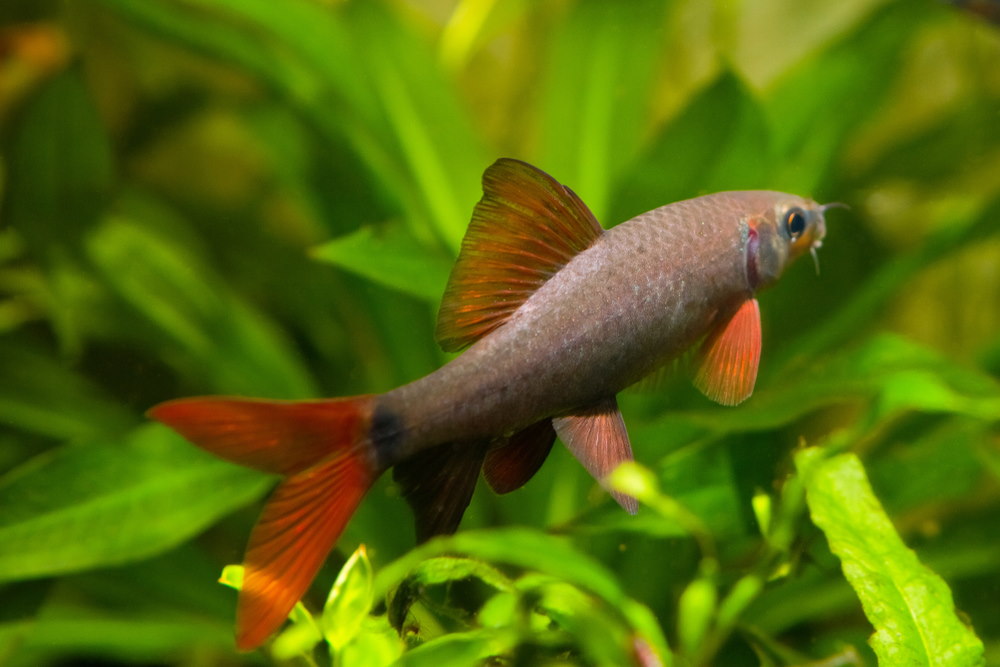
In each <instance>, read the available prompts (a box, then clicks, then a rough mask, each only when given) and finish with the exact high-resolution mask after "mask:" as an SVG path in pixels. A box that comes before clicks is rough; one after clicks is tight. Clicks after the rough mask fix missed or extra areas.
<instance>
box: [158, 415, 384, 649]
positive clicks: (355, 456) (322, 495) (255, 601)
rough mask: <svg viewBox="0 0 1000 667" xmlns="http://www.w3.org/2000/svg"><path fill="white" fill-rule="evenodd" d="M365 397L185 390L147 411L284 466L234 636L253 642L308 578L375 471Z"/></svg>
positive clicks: (202, 442)
mask: <svg viewBox="0 0 1000 667" xmlns="http://www.w3.org/2000/svg"><path fill="white" fill-rule="evenodd" d="M373 406H374V400H373V398H372V397H371V396H358V397H354V398H345V399H338V400H327V401H303V402H281V401H265V400H254V399H238V398H219V397H208V398H188V399H181V400H176V401H168V402H166V403H161V404H160V405H157V406H155V407H154V408H152V409H151V410H150V411H149V413H148V414H149V416H150V417H152V418H153V419H156V420H158V421H161V422H163V423H164V424H166V425H167V426H169V427H171V428H173V429H174V430H175V431H177V432H178V433H180V434H181V435H183V436H184V437H185V438H187V439H188V440H190V441H191V442H192V443H193V444H195V445H197V446H199V447H201V448H202V449H205V450H207V451H209V452H211V453H213V454H215V455H217V456H219V457H221V458H224V459H226V460H228V461H232V462H234V463H239V464H241V465H245V466H249V467H251V468H256V469H258V470H263V471H265V472H271V473H278V474H281V475H285V476H286V479H285V480H284V481H283V482H282V483H281V484H280V485H279V486H278V488H277V489H276V490H275V491H274V493H273V494H272V495H271V497H270V499H269V500H268V502H267V505H266V506H265V507H264V511H263V513H262V514H261V517H260V519H259V520H258V521H257V525H256V526H254V529H253V532H252V533H251V535H250V543H249V544H248V545H247V551H246V556H245V559H244V567H245V571H244V578H243V588H242V590H241V591H240V597H239V604H238V607H237V611H236V646H237V647H238V648H239V649H240V650H243V651H248V650H251V649H254V648H256V647H257V646H259V645H260V644H262V643H263V642H264V641H265V640H266V639H267V638H268V636H270V635H271V634H272V633H273V632H274V631H275V630H276V629H277V628H278V627H279V626H280V625H281V623H282V621H284V620H285V618H286V617H287V616H288V612H289V611H291V609H292V607H293V606H295V603H296V602H297V601H298V600H299V598H301V597H302V595H303V594H304V593H305V592H306V590H307V589H308V588H309V584H310V583H312V580H313V578H314V577H315V576H316V573H317V572H318V571H319V568H320V567H321V566H322V565H323V561H324V560H325V559H326V556H327V554H328V553H329V552H330V550H331V549H332V548H333V546H334V544H335V543H336V542H337V538H338V537H340V533H341V532H342V531H343V530H344V526H345V525H346V524H347V521H348V520H349V519H350V518H351V515H352V514H354V510H355V509H356V508H357V506H358V504H359V503H360V502H361V498H362V497H363V496H364V495H365V493H366V492H367V491H368V489H369V488H370V487H371V485H372V483H374V481H375V479H376V478H377V477H378V475H379V473H380V472H381V471H380V470H378V466H377V463H376V462H375V460H374V455H373V452H372V448H371V445H370V442H369V439H368V433H369V427H370V424H371V415H372V410H373Z"/></svg>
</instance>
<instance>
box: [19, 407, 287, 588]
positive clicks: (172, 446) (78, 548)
mask: <svg viewBox="0 0 1000 667" xmlns="http://www.w3.org/2000/svg"><path fill="white" fill-rule="evenodd" d="M267 485H268V480H267V479H266V478H265V477H263V476H262V475H261V474H260V473H257V472H254V471H251V470H247V469H245V468H239V467H237V466H234V465H232V464H230V463H226V462H223V461H220V460H218V459H216V458H214V457H211V456H209V455H208V454H205V453H203V452H201V451H200V450H198V449H196V448H194V447H192V446H191V445H190V444H188V443H187V442H185V441H184V440H183V439H181V438H180V437H179V436H177V435H175V434H173V433H172V432H170V431H168V430H167V429H166V428H164V427H160V426H157V425H148V426H144V427H142V428H139V429H137V430H136V431H135V432H134V433H133V435H132V436H131V437H130V438H129V439H128V441H127V442H125V443H121V444H88V445H67V446H64V447H60V448H58V449H55V450H53V451H51V452H48V453H46V454H43V455H41V456H39V457H37V458H35V459H33V460H32V461H29V462H28V463H26V464H25V465H23V466H21V467H20V468H17V469H15V470H13V471H11V472H9V473H8V474H7V475H5V476H4V477H3V478H0V507H4V512H3V514H0V581H10V580H17V579H28V578H33V577H42V576H51V575H54V574H60V573H65V572H75V571H79V570H84V569H87V568H93V567H100V566H107V565H115V564H120V563H127V562H130V561H135V560H139V559H141V558H145V557H148V556H151V555H154V554H156V553H159V552H161V551H164V550H166V549H169V548H170V547H173V546H175V545H177V544H180V543H181V542H183V541H185V540H186V539H188V538H190V537H191V536H193V535H195V534H197V533H198V532H200V531H201V530H202V529H204V528H205V527H206V526H208V525H210V524H211V523H212V522H214V521H215V520H216V519H218V518H219V517H220V516H222V515H224V514H226V513H227V512H230V511H232V510H233V509H235V508H237V507H239V506H241V505H244V504H246V503H248V502H250V501H251V500H253V499H254V498H256V497H258V496H259V495H260V494H261V493H262V492H263V490H264V489H265V488H266V486H267Z"/></svg>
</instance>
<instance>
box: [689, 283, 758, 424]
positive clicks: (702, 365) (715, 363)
mask: <svg viewBox="0 0 1000 667" xmlns="http://www.w3.org/2000/svg"><path fill="white" fill-rule="evenodd" d="M760 341H761V336H760V306H758V305H757V299H748V300H747V301H746V302H744V304H743V305H742V306H740V309H739V310H737V311H736V314H735V315H733V316H732V317H731V318H730V319H729V321H728V322H727V323H726V324H725V325H724V326H722V327H720V328H719V329H718V330H716V331H715V332H713V333H711V334H709V336H708V338H706V339H705V342H704V343H702V346H701V350H700V352H699V358H698V366H697V371H696V373H695V376H694V386H695V387H697V388H698V390H699V391H701V393H703V394H705V395H706V396H708V397H709V398H710V399H712V400H713V401H716V402H717V403H721V404H722V405H736V404H738V403H742V402H743V401H745V400H746V399H747V398H749V397H750V394H752V393H753V386H754V383H755V382H756V381H757V366H758V364H759V362H760Z"/></svg>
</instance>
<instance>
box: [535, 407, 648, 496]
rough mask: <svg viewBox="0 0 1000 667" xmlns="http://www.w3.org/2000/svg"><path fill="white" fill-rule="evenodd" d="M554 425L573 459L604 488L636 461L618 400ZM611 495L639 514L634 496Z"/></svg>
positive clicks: (584, 411) (555, 422)
mask: <svg viewBox="0 0 1000 667" xmlns="http://www.w3.org/2000/svg"><path fill="white" fill-rule="evenodd" d="M552 425H553V426H555V429H556V433H558V434H559V438H560V439H561V440H562V441H563V443H565V444H566V447H567V448H569V450H570V451H571V452H573V456H575V457H576V458H577V460H578V461H579V462H580V463H582V464H583V467H584V468H586V469H587V471H588V472H589V473H590V474H591V475H592V476H593V477H594V479H596V480H597V481H598V482H599V483H600V484H601V485H602V486H606V479H607V476H608V475H609V474H610V473H611V471H612V470H614V469H615V468H616V467H617V466H618V464H619V463H622V462H623V461H631V460H632V445H631V444H630V443H629V441H628V432H626V430H625V420H624V419H622V413H621V411H620V410H619V409H618V401H617V400H615V398H614V397H612V398H610V399H607V400H604V401H601V402H600V403H598V404H596V405H593V406H591V407H590V408H588V409H586V410H582V411H579V412H577V413H576V414H573V415H568V416H565V417H558V418H556V419H553V420H552ZM609 492H610V493H611V496H612V497H613V498H614V499H615V501H616V502H617V503H618V504H619V505H621V506H622V507H623V508H624V509H625V511H626V512H628V513H629V514H635V513H636V512H637V511H638V509H639V507H638V503H636V500H635V498H633V497H632V496H627V495H625V494H623V493H618V492H617V491H610V490H609Z"/></svg>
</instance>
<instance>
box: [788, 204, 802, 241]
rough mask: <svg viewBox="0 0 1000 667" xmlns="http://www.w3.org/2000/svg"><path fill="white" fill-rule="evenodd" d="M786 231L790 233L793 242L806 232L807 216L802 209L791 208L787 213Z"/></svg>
mask: <svg viewBox="0 0 1000 667" xmlns="http://www.w3.org/2000/svg"><path fill="white" fill-rule="evenodd" d="M785 230H787V231H788V236H790V237H791V239H792V240H793V241H794V240H796V239H797V238H799V237H800V236H802V232H804V231H806V214H805V213H804V212H803V211H802V209H801V208H798V207H795V208H790V209H788V212H787V213H785Z"/></svg>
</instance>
